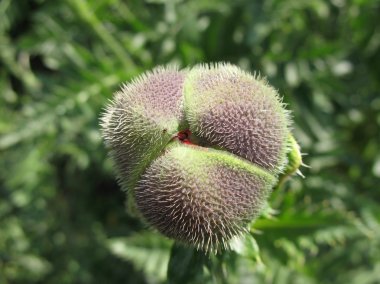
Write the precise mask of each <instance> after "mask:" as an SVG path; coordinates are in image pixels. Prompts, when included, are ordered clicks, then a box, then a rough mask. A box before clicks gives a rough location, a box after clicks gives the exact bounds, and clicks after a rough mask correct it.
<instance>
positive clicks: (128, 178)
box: [102, 64, 290, 251]
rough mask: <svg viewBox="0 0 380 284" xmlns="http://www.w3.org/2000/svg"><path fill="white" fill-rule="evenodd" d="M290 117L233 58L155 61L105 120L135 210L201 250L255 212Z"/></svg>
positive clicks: (271, 179)
mask: <svg viewBox="0 0 380 284" xmlns="http://www.w3.org/2000/svg"><path fill="white" fill-rule="evenodd" d="M289 124H290V122H289V115H288V112H287V110H286V109H285V108H284V105H283V104H282V102H281V100H280V99H279V95H278V94H277V92H276V91H275V90H274V89H273V88H272V87H270V86H269V85H268V83H267V82H266V81H265V80H263V79H261V78H258V77H257V76H252V75H251V74H248V73H246V72H244V71H242V70H240V69H239V68H238V67H236V66H233V65H230V64H215V65H199V66H195V67H194V68H191V69H189V70H179V69H177V68H175V67H159V68H156V69H154V70H153V71H151V72H147V73H145V74H144V75H142V76H141V77H140V78H138V79H137V80H134V81H132V82H131V83H129V84H126V85H124V86H123V87H122V89H121V91H119V92H117V93H116V94H115V97H114V99H113V100H112V101H111V103H110V104H109V105H108V107H107V108H106V111H105V113H104V114H103V117H102V130H103V137H104V140H105V142H106V145H107V147H108V148H109V152H110V155H111V157H112V159H113V161H114V164H115V168H116V170H117V173H118V179H119V182H120V184H121V186H122V187H123V188H124V189H125V190H127V192H128V200H129V204H130V207H133V208H135V209H136V211H137V213H138V214H139V215H140V216H141V217H143V219H144V220H146V221H147V222H148V223H149V224H150V225H151V226H153V227H154V228H156V229H157V230H159V231H160V232H161V233H163V234H164V235H166V236H168V237H170V238H173V239H175V240H177V241H179V242H182V243H185V244H189V245H193V246H195V247H197V248H199V249H202V250H205V251H217V250H219V249H220V248H228V241H229V240H230V239H231V238H233V237H234V236H237V235H240V234H241V233H243V232H245V231H246V230H247V224H248V223H250V222H251V221H252V220H254V219H255V218H256V217H257V216H258V215H259V213H260V210H261V208H262V204H263V203H264V202H265V200H266V198H267V196H268V194H269V193H270V191H271V189H272V188H273V186H274V185H275V183H276V182H277V179H278V174H279V173H281V171H282V170H283V169H284V167H285V166H286V162H287V158H286V155H287V152H289V149H288V148H289V147H288V144H289V140H288V137H289V135H290V131H289Z"/></svg>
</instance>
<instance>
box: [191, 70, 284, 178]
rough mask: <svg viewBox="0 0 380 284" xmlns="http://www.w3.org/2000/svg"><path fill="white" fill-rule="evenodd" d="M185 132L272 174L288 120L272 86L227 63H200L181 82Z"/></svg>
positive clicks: (276, 168)
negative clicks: (182, 82) (185, 119)
mask: <svg viewBox="0 0 380 284" xmlns="http://www.w3.org/2000/svg"><path fill="white" fill-rule="evenodd" d="M184 92H185V102H186V115H187V118H188V121H189V124H190V130H191V131H192V132H193V133H194V134H195V135H199V136H200V137H201V138H203V139H204V140H206V141H207V142H208V143H209V144H211V145H217V146H219V147H221V148H223V149H225V150H227V151H229V152H231V153H234V154H236V155H238V156H240V157H242V158H245V159H247V160H249V161H251V162H253V163H255V164H257V165H259V166H261V167H263V168H265V169H267V170H269V171H271V172H273V173H275V174H278V173H279V172H280V171H281V170H282V169H283V167H284V163H285V158H286V150H287V137H288V134H289V130H288V125H289V118H288V114H287V111H285V109H284V106H283V104H282V103H281V102H280V100H279V96H278V94H277V92H276V90H275V89H273V88H272V87H271V86H269V85H268V83H267V82H266V81H265V80H264V79H261V78H258V77H257V76H256V77H254V76H252V75H250V74H248V73H246V72H244V71H242V70H241V69H239V68H237V67H236V66H232V65H224V64H217V65H214V66H213V65H211V66H208V65H200V66H197V67H195V68H193V69H192V70H191V72H190V73H189V74H188V76H187V77H186V81H185V91H184Z"/></svg>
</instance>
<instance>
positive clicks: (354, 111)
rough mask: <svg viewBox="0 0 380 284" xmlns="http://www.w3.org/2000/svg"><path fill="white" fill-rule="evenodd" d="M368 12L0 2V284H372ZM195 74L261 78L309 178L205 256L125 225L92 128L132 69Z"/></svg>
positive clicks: (379, 243)
mask: <svg viewBox="0 0 380 284" xmlns="http://www.w3.org/2000/svg"><path fill="white" fill-rule="evenodd" d="M379 15H380V1H379V0H332V1H323V0H307V1H306V0H288V1H281V0H268V1H249V0H237V1H227V0H225V1H217V0H213V1H185V0H177V1H169V0H168V1H165V0H150V1H139V0H136V1H121V0H96V1H95V0H88V1H85V0H63V1H48V0H2V1H1V2H0V90H1V96H0V283H165V282H169V283H208V282H214V283H361V284H366V283H380V206H379V202H380V188H379V187H380V130H379V129H380V127H379V126H380V94H379V93H380V91H379V90H380V80H379V79H380V21H379ZM211 61H229V62H232V63H235V64H238V65H240V66H241V67H243V68H245V69H247V70H251V71H254V70H258V71H260V72H261V74H263V75H265V76H267V77H268V80H269V81H270V83H271V84H273V85H274V86H275V87H276V88H277V89H279V91H280V93H281V94H282V95H283V96H284V101H285V102H287V103H288V104H289V109H291V110H292V111H293V117H294V121H295V123H294V132H295V136H296V138H297V140H298V141H299V143H300V144H301V146H302V151H303V152H305V153H308V154H309V155H308V156H305V157H304V161H305V163H306V164H308V165H310V166H311V169H307V168H302V169H301V170H302V172H303V173H304V175H305V176H306V178H305V179H302V178H300V177H294V178H293V179H291V180H290V181H288V182H287V183H285V185H284V186H283V187H282V188H281V189H276V190H275V191H274V193H273V194H272V197H271V200H270V206H271V207H268V209H267V210H266V212H265V214H264V216H263V217H262V218H261V219H259V220H258V221H257V222H256V223H255V224H253V226H252V230H251V233H252V235H251V236H247V239H245V240H240V241H237V244H236V246H234V249H233V251H232V252H229V253H224V254H222V255H218V256H210V257H206V256H204V255H203V254H201V253H199V252H196V251H193V250H191V249H185V248H183V247H180V246H177V245H174V246H173V244H172V241H170V240H168V239H166V238H164V237H162V236H160V235H159V234H157V233H155V232H153V231H151V230H149V229H147V228H146V227H145V226H144V225H143V224H142V223H141V222H139V221H138V220H136V219H133V218H131V217H129V216H128V215H127V214H126V212H125V207H124V204H125V197H124V194H123V193H122V192H121V191H120V190H119V188H118V185H117V184H116V182H115V178H114V174H113V171H112V167H111V165H110V161H109V160H108V159H107V156H106V150H105V148H104V146H103V144H102V141H101V138H100V134H99V127H98V117H99V114H100V112H101V109H102V107H103V106H104V105H105V103H106V102H107V100H108V99H109V98H110V97H111V96H112V93H113V92H114V91H115V90H117V88H118V86H120V84H121V83H122V82H125V81H127V80H129V79H130V78H131V77H132V76H134V75H136V74H139V73H141V72H142V71H144V70H146V69H150V68H152V67H154V66H156V65H159V64H167V63H171V62H175V63H178V64H180V65H181V66H187V65H192V64H195V63H197V62H211ZM252 236H253V237H252ZM167 269H168V273H166V271H167Z"/></svg>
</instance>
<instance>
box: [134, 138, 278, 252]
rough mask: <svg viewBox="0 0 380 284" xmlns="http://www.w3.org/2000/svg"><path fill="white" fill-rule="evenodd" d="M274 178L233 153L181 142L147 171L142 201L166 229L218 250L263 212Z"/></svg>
mask: <svg viewBox="0 0 380 284" xmlns="http://www.w3.org/2000/svg"><path fill="white" fill-rule="evenodd" d="M274 181H275V178H274V177H273V176H272V175H270V174H269V173H267V172H265V171H263V170H262V169H260V168H258V167H256V166H254V165H252V164H250V163H248V162H246V161H244V160H242V159H240V158H238V157H236V156H233V155H231V154H229V153H227V152H224V151H220V150H214V149H205V148H203V147H199V146H191V145H190V146H189V145H186V144H180V143H178V144H176V145H175V146H174V147H170V149H169V150H168V151H166V152H165V153H164V154H163V155H162V156H160V157H159V158H158V159H156V160H155V161H154V162H153V163H152V165H150V166H149V167H148V169H147V170H146V171H145V173H144V174H143V176H142V177H141V179H140V180H139V182H138V184H137V187H136V201H137V205H138V208H139V209H140V210H141V212H143V215H144V217H145V218H146V219H147V220H148V221H149V222H150V223H151V224H153V225H154V226H155V227H156V228H157V229H158V230H159V231H160V232H161V233H163V234H165V235H167V236H169V237H172V238H174V239H176V240H179V241H182V242H184V243H192V244H195V245H196V246H197V247H198V248H203V249H205V250H207V251H215V250H217V249H218V247H220V246H222V247H225V248H226V247H228V245H227V243H226V241H227V240H229V239H230V238H231V237H233V236H235V235H238V234H240V233H241V232H242V231H243V230H244V229H245V225H246V224H247V223H248V222H250V221H251V220H252V219H253V218H254V217H255V216H257V214H258V213H259V212H260V209H261V207H262V204H263V201H264V200H265V199H266V197H267V194H268V192H270V190H271V187H272V186H273V185H274Z"/></svg>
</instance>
